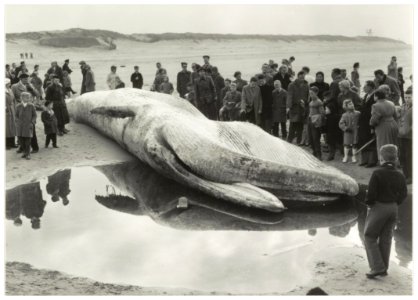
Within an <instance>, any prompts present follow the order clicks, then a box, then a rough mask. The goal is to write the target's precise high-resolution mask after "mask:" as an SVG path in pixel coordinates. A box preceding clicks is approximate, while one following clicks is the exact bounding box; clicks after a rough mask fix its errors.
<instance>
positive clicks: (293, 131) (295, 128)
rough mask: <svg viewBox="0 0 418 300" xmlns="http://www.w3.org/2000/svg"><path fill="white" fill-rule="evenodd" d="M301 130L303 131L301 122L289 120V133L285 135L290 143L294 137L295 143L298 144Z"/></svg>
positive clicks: (300, 138)
mask: <svg viewBox="0 0 418 300" xmlns="http://www.w3.org/2000/svg"><path fill="white" fill-rule="evenodd" d="M302 132H303V122H290V126H289V135H288V136H287V141H288V142H289V143H291V142H292V141H293V139H294V138H295V137H296V143H297V144H300V142H301V141H302Z"/></svg>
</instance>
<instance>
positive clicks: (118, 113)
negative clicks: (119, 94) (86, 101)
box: [90, 106, 136, 119]
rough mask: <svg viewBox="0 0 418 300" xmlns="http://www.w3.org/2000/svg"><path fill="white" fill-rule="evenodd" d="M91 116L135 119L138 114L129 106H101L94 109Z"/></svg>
mask: <svg viewBox="0 0 418 300" xmlns="http://www.w3.org/2000/svg"><path fill="white" fill-rule="evenodd" d="M90 113H91V114H96V115H104V116H108V117H111V118H122V119H123V118H134V117H135V115H136V113H135V110H134V109H133V108H132V107H129V106H100V107H96V108H94V109H92V110H91V111H90Z"/></svg>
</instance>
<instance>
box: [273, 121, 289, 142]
mask: <svg viewBox="0 0 418 300" xmlns="http://www.w3.org/2000/svg"><path fill="white" fill-rule="evenodd" d="M279 126H280V127H281V129H282V139H286V137H287V128H286V122H274V124H273V135H274V136H277V137H279Z"/></svg>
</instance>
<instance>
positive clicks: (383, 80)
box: [374, 70, 401, 105]
mask: <svg viewBox="0 0 418 300" xmlns="http://www.w3.org/2000/svg"><path fill="white" fill-rule="evenodd" d="M374 76H375V80H374V82H375V84H376V88H378V87H379V86H381V85H384V84H386V85H388V86H389V88H390V94H389V99H388V100H390V101H392V102H393V103H394V104H395V105H399V98H400V97H401V90H400V89H399V85H398V82H397V80H396V79H393V78H392V77H390V76H387V75H386V74H385V73H384V72H383V71H382V70H376V71H374Z"/></svg>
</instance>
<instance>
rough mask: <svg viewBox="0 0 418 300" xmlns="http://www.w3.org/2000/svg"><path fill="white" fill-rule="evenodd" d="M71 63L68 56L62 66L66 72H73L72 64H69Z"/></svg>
mask: <svg viewBox="0 0 418 300" xmlns="http://www.w3.org/2000/svg"><path fill="white" fill-rule="evenodd" d="M69 63H70V60H69V59H68V58H67V59H66V60H65V61H64V65H63V66H62V71H63V72H64V71H67V73H68V74H71V72H72V71H73V70H71V69H70V66H69V65H68V64H69Z"/></svg>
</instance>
